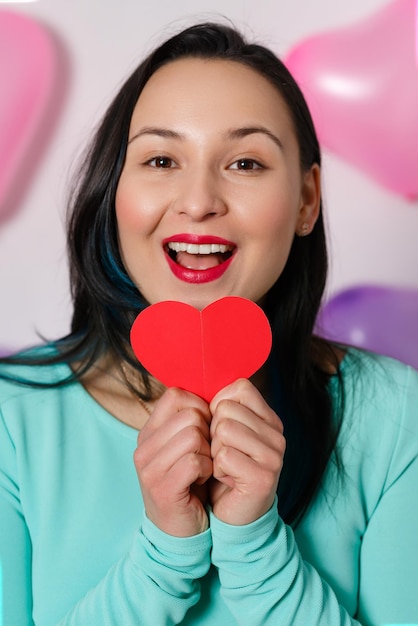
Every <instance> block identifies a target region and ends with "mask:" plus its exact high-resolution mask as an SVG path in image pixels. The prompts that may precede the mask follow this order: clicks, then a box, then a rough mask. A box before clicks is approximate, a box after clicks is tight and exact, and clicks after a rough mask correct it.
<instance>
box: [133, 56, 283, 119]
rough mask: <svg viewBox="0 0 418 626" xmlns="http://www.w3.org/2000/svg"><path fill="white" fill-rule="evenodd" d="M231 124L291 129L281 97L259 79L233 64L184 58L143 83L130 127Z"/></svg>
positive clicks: (225, 61)
mask: <svg viewBox="0 0 418 626" xmlns="http://www.w3.org/2000/svg"><path fill="white" fill-rule="evenodd" d="M176 119H178V120H180V119H181V120H183V121H185V120H188V121H189V122H193V120H197V119H199V122H203V123H209V121H212V122H213V121H216V122H217V123H222V121H223V122H224V123H225V124H226V125H230V124H231V123H232V122H234V120H235V124H237V123H239V120H244V119H245V122H248V121H252V122H253V123H256V122H258V123H266V124H273V125H274V124H275V125H282V126H283V125H286V126H288V127H291V126H292V122H291V116H290V114H289V111H288V108H287V105H286V103H285V101H284V99H283V98H282V96H281V94H280V92H279V91H278V90H277V89H276V88H275V87H274V85H273V84H272V83H271V82H270V81H269V80H267V78H265V77H264V76H262V75H261V74H259V73H258V72H257V71H255V70H253V69H252V68H250V67H248V66H246V65H243V64H242V63H239V62H236V61H227V60H223V59H222V60H218V59H196V58H186V59H180V60H176V61H172V62H170V63H168V64H166V65H164V66H163V67H161V68H160V69H159V70H157V71H156V72H155V73H154V74H153V75H152V76H151V78H150V79H149V80H148V82H147V83H146V85H145V87H144V89H143V91H142V93H141V95H140V97H139V99H138V101H137V103H136V106H135V109H134V112H133V116H132V125H133V126H137V125H140V124H141V123H147V124H148V123H151V122H152V123H155V124H157V123H167V121H170V120H173V121H174V122H175V121H176Z"/></svg>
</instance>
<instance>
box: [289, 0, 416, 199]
mask: <svg viewBox="0 0 418 626" xmlns="http://www.w3.org/2000/svg"><path fill="white" fill-rule="evenodd" d="M416 45H417V44H416V0H396V1H395V2H391V3H389V4H388V5H386V6H385V7H384V8H383V9H381V10H380V11H378V12H377V13H375V14H374V15H372V16H371V17H369V18H368V19H366V20H365V21H362V22H361V23H359V24H355V25H353V26H349V27H347V28H343V29H338V30H335V31H332V32H329V33H325V34H319V35H317V36H313V37H310V38H308V39H306V40H305V41H302V42H301V43H300V44H299V45H297V46H296V47H295V48H294V49H293V50H291V51H290V53H289V54H288V56H287V58H286V59H285V62H286V64H287V66H288V68H289V69H290V71H291V72H292V73H293V75H294V76H295V78H296V79H297V81H298V83H299V84H300V86H301V88H302V90H303V92H304V94H305V96H306V99H307V101H308V104H309V105H310V108H311V111H312V115H313V118H314V121H315V124H316V127H317V131H318V135H319V138H320V140H321V143H322V144H323V145H324V146H326V147H327V148H329V149H330V150H331V151H333V152H335V153H336V154H337V155H339V156H340V157H342V158H344V159H345V160H347V161H348V162H350V163H352V164H354V165H355V166H356V167H358V168H360V169H361V170H362V171H363V172H365V173H366V174H368V175H369V176H370V177H372V178H373V179H374V180H375V181H377V182H378V183H380V184H381V185H383V186H384V187H386V188H387V189H389V190H391V191H392V192H394V193H397V194H399V195H402V196H404V197H406V198H408V199H409V200H413V199H415V198H417V197H418V68H417V65H416Z"/></svg>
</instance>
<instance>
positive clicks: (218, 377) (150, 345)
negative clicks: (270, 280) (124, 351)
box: [131, 297, 271, 402]
mask: <svg viewBox="0 0 418 626" xmlns="http://www.w3.org/2000/svg"><path fill="white" fill-rule="evenodd" d="M131 344H132V348H133V351H134V353H135V355H136V357H137V359H138V360H139V361H140V363H142V365H143V366H144V367H145V368H146V369H147V370H148V372H149V373H150V374H152V375H153V376H155V378H157V379H158V380H160V381H161V382H162V383H164V385H166V386H167V387H180V388H182V389H186V390H187V391H192V392H193V393H195V394H197V395H199V396H201V397H202V398H204V399H205V400H206V401H207V402H210V401H211V400H212V398H213V397H214V395H215V394H216V393H217V392H218V391H220V389H222V388H223V387H225V386H226V385H228V384H229V383H232V382H233V381H234V380H237V378H249V377H250V376H251V375H252V374H254V373H255V372H256V371H257V370H258V369H259V368H260V367H261V366H262V365H263V363H264V362H265V361H266V359H267V357H268V355H269V353H270V349H271V330H270V325H269V323H268V320H267V318H266V316H265V314H264V312H263V311H262V309H260V307H259V306H257V305H256V304H254V302H251V301H250V300H246V299H245V298H238V297H227V298H221V299H220V300H217V301H216V302H212V304H209V305H208V306H207V307H206V308H204V309H203V311H198V310H197V309H195V308H193V307H192V306H190V305H188V304H184V303H182V302H172V301H167V302H159V303H158V304H154V305H152V306H149V307H148V308H146V309H145V310H144V311H142V312H141V313H140V314H139V315H138V317H137V318H136V320H135V322H134V324H133V326H132V329H131Z"/></svg>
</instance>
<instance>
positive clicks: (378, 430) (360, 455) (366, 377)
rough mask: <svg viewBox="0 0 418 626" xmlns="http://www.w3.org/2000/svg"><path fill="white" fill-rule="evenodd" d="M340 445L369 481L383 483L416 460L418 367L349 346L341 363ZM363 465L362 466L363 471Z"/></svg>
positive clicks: (417, 456)
mask: <svg viewBox="0 0 418 626" xmlns="http://www.w3.org/2000/svg"><path fill="white" fill-rule="evenodd" d="M341 377H342V382H343V405H342V406H343V420H342V425H341V431H340V437H339V445H340V448H341V449H342V450H343V456H344V457H345V461H346V463H348V465H350V464H351V463H354V465H356V464H357V463H358V462H359V463H360V464H361V465H362V466H363V469H364V470H365V477H367V481H368V482H373V480H375V479H377V477H378V475H379V471H381V476H380V480H381V483H382V484H386V481H387V480H389V477H390V475H391V474H392V473H394V474H395V475H397V476H399V475H400V474H401V473H402V472H403V471H404V469H405V468H406V467H408V465H409V464H410V463H411V462H416V460H417V459H418V372H417V371H416V370H414V369H413V368H412V367H409V366H407V365H405V364H403V363H400V362H399V361H396V360H394V359H391V358H388V357H383V356H379V355H376V354H372V353H368V352H363V351H360V350H351V349H350V350H349V351H348V352H347V355H346V356H345V358H344V360H343V362H342V364H341ZM366 468H367V471H366Z"/></svg>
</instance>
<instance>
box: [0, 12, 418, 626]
mask: <svg viewBox="0 0 418 626" xmlns="http://www.w3.org/2000/svg"><path fill="white" fill-rule="evenodd" d="M208 246H210V248H208ZM69 251H70V261H71V265H70V266H71V285H72V294H73V300H74V315H73V321H72V329H71V333H70V335H69V336H68V337H65V338H64V339H62V340H60V341H58V342H56V343H55V344H53V345H50V346H47V347H44V348H42V349H37V350H34V351H32V352H30V353H28V354H25V355H23V356H22V355H21V356H19V357H15V358H14V359H9V360H8V362H4V365H3V366H2V377H3V382H1V387H0V398H1V404H0V409H1V418H2V419H1V436H0V445H1V455H0V464H1V466H0V480H1V483H0V485H1V519H2V531H3V532H2V536H1V556H0V558H1V563H2V568H3V582H4V604H5V606H4V620H5V624H7V626H8V625H9V624H10V625H11V624H33V623H35V624H36V625H37V626H38V625H39V626H41V625H42V626H47V625H50V624H57V623H58V624H68V625H73V624H77V625H78V626H80V625H84V624H88V625H89V626H94V625H99V624H100V626H102V625H104V624H109V625H119V624H120V625H123V626H129V625H137V624H158V625H159V624H180V623H181V624H199V625H201V624H214V623H221V624H222V625H226V624H239V625H242V624H251V625H252V626H253V625H254V624H260V625H261V624H263V626H264V625H267V624H274V625H276V624H289V625H290V624H292V625H299V624H300V625H307V624H308V625H310V626H316V625H327V626H328V625H332V626H338V625H340V624H344V625H345V624H358V623H360V624H364V625H366V624H367V625H370V624H381V623H406V622H411V621H418V601H417V599H416V597H417V594H416V593H415V591H416V589H415V588H416V561H417V559H416V557H417V554H418V539H417V536H418V533H416V528H417V524H418V506H417V505H416V504H415V503H414V502H412V498H411V496H412V494H413V493H414V488H416V484H417V480H418V461H417V456H418V454H417V451H418V443H417V425H416V419H415V420H414V417H415V416H416V414H417V411H418V408H417V407H418V376H417V374H416V373H414V372H413V371H412V370H411V369H410V368H407V367H404V366H403V365H401V364H398V363H396V362H394V361H390V360H388V359H383V358H380V357H376V356H372V355H368V354H362V353H359V352H357V351H355V350H352V349H343V348H341V347H337V346H334V345H330V344H328V343H327V342H325V341H323V340H321V339H319V338H317V337H315V336H314V335H313V326H314V322H315V318H316V315H317V312H318V308H319V305H320V301H321V297H322V292H323V288H324V284H325V276H326V248H325V237H324V227H323V220H322V210H321V193H320V152H319V147H318V142H317V139H316V135H315V131H314V128H313V125H312V121H311V118H310V115H309V112H308V110H307V107H306V104H305V102H304V99H303V97H302V95H301V93H300V91H299V89H298V87H297V86H296V84H295V82H294V80H293V79H292V77H291V76H290V75H289V73H288V72H287V70H286V68H285V67H284V66H283V65H282V63H281V62H280V61H279V60H278V59H277V58H276V57H275V56H274V55H273V54H272V53H271V52H269V51H268V50H266V49H265V48H263V47H260V46H258V45H253V44H248V43H247V42H245V41H244V40H243V38H242V37H241V36H240V35H239V34H238V33H237V32H236V31H234V30H233V29H231V28H229V27H226V26H222V25H217V24H201V25H197V26H194V27H191V28H189V29H186V30H185V31H183V32H182V33H180V34H178V35H176V36H174V37H173V38H171V39H170V40H168V41H167V42H165V43H164V44H162V45H161V46H160V47H159V48H157V49H156V50H155V51H154V52H153V53H151V55H150V56H149V57H148V58H147V59H146V60H145V61H144V62H143V63H142V64H141V65H140V66H139V67H138V68H137V69H136V70H135V72H134V73H133V74H132V76H131V77H130V78H129V79H128V80H127V82H126V83H125V84H124V86H123V87H122V88H121V90H120V92H119V94H118V95H117V96H116V98H115V100H114V101H113V103H112V104H111V106H110V107H109V109H108V112H107V114H106V116H105V118H104V120H103V123H102V124H101V126H100V128H99V129H98V131H97V133H96V137H95V139H94V141H93V143H92V146H91V148H90V151H89V153H88V154H87V156H86V160H85V163H84V167H83V170H82V172H81V173H80V177H79V182H78V185H77V187H76V189H75V190H74V193H73V200H72V207H71V216H70V220H69ZM228 295H236V296H242V297H244V298H248V299H251V300H253V301H254V302H257V303H258V304H259V305H260V306H261V307H262V308H263V309H264V311H265V313H266V314H267V316H268V318H269V321H270V323H271V326H272V330H273V349H272V353H271V356H270V358H269V360H268V362H267V364H266V365H265V366H264V367H263V368H262V369H261V370H260V371H259V372H258V373H257V374H256V375H255V376H254V377H253V379H251V381H248V380H238V381H236V382H234V383H232V384H231V385H229V386H227V387H226V388H224V389H222V390H221V391H220V392H219V393H218V394H217V395H216V396H215V398H213V400H212V401H211V402H210V403H207V402H205V401H204V400H202V399H201V398H200V397H198V396H196V395H194V394H192V393H190V392H186V391H184V390H180V389H168V390H165V389H164V388H163V386H162V384H161V383H160V382H159V381H157V380H155V379H153V378H152V377H150V376H148V375H147V374H146V372H145V371H144V370H143V368H142V367H141V365H140V364H139V363H137V361H136V359H135V358H134V356H133V354H132V351H131V348H130V345H129V330H130V327H131V324H132V322H133V320H134V319H135V317H136V315H137V314H138V312H139V311H140V310H141V309H143V308H144V307H145V306H147V305H148V304H153V303H156V302H159V301H161V300H178V301H182V302H186V303H188V304H191V305H193V306H195V307H197V308H199V309H202V308H203V307H205V306H206V305H207V304H209V303H210V302H213V301H214V300H217V299H218V298H221V297H223V296H228ZM138 431H139V434H138ZM134 450H135V451H134ZM132 453H134V458H133V461H132ZM138 480H139V485H140V490H139V489H138Z"/></svg>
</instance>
